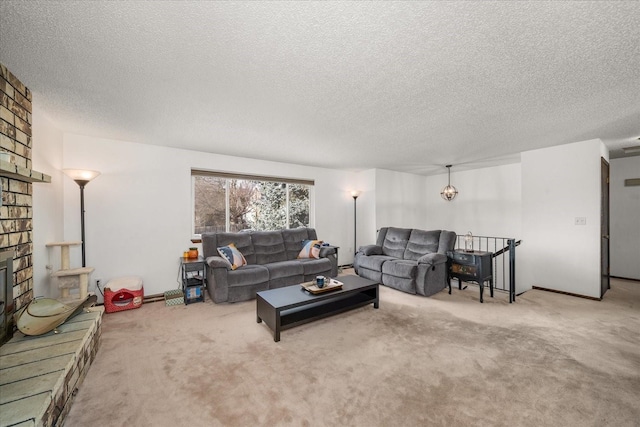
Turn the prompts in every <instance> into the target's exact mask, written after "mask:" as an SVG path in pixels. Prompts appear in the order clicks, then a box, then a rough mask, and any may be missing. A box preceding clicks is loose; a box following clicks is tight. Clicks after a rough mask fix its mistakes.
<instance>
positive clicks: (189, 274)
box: [180, 256, 207, 305]
mask: <svg viewBox="0 0 640 427" xmlns="http://www.w3.org/2000/svg"><path fill="white" fill-rule="evenodd" d="M206 268H207V263H206V262H205V260H204V258H203V257H201V256H200V257H198V258H184V257H180V269H181V270H182V293H183V294H184V304H185V305H188V304H189V303H192V302H204V289H205V287H206V285H207V279H206V277H207V272H206Z"/></svg>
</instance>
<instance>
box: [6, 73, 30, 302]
mask: <svg viewBox="0 0 640 427" xmlns="http://www.w3.org/2000/svg"><path fill="white" fill-rule="evenodd" d="M31 146H32V135H31V91H29V89H28V88H26V87H25V86H24V85H23V84H22V82H20V80H18V79H17V78H16V77H15V76H14V75H13V74H11V72H10V71H9V70H7V68H6V67H5V66H4V65H2V64H0V152H5V153H9V154H10V155H11V156H12V158H11V161H10V163H13V164H15V165H16V166H19V167H21V168H25V169H28V170H30V169H31ZM0 179H1V181H2V207H0V251H4V250H7V249H9V250H14V251H15V255H14V261H13V272H14V273H13V274H14V281H13V285H14V286H13V298H14V300H15V305H16V310H17V309H19V308H20V307H21V306H23V305H24V304H25V303H27V302H29V301H30V300H31V298H33V263H32V256H33V255H32V253H33V222H32V218H33V215H32V209H33V200H32V185H33V184H32V183H31V182H27V181H23V180H20V179H19V177H14V176H6V175H3V176H1V177H0Z"/></svg>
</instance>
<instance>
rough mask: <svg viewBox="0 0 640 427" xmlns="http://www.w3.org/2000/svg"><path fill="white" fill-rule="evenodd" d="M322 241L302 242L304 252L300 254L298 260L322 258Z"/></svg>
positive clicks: (301, 251)
mask: <svg viewBox="0 0 640 427" xmlns="http://www.w3.org/2000/svg"><path fill="white" fill-rule="evenodd" d="M321 246H322V240H305V241H304V242H302V250H300V253H298V258H315V259H318V258H320V247H321Z"/></svg>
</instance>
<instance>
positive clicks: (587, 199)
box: [516, 139, 606, 298]
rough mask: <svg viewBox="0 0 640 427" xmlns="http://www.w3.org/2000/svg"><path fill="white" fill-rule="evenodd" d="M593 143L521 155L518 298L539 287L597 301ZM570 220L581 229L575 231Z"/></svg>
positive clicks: (597, 147)
mask: <svg viewBox="0 0 640 427" xmlns="http://www.w3.org/2000/svg"><path fill="white" fill-rule="evenodd" d="M603 153H606V149H604V144H603V143H602V141H600V140H599V139H596V140H590V141H584V142H577V143H573V144H566V145H561V146H556V147H550V148H545V149H540V150H533V151H527V152H524V153H522V236H523V244H522V245H521V246H520V247H519V251H518V256H517V260H518V269H517V272H516V274H517V276H518V278H517V282H518V289H517V291H518V292H522V291H524V290H526V289H529V288H530V287H531V286H539V287H542V288H547V289H554V290H558V291H564V292H570V293H574V294H579V295H585V296H590V297H596V298H599V297H600V162H601V160H600V158H601V155H602V154H603ZM576 217H584V218H586V225H575V218H576Z"/></svg>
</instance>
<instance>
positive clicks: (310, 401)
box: [65, 280, 640, 427]
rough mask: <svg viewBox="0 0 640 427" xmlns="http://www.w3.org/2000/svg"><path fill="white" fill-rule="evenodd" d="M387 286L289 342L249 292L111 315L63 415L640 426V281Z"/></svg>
mask: <svg viewBox="0 0 640 427" xmlns="http://www.w3.org/2000/svg"><path fill="white" fill-rule="evenodd" d="M380 290H381V302H380V308H379V309H378V310H374V309H373V306H372V305H370V306H367V307H363V308H360V309H357V310H354V311H351V312H347V313H343V314H340V315H338V316H334V317H330V318H327V319H323V320H320V321H317V322H313V323H309V324H306V325H303V326H300V327H297V328H293V329H290V330H287V331H284V332H282V337H281V341H280V342H279V343H275V342H274V341H273V337H272V334H271V331H270V330H269V329H268V327H267V326H266V325H265V324H264V323H261V324H258V323H256V314H255V301H248V302H243V303H236V304H221V305H217V304H213V303H211V302H210V301H209V300H207V302H205V303H195V304H192V305H189V306H174V307H166V306H165V305H164V303H163V302H157V303H149V304H145V305H143V306H142V307H141V308H140V309H137V310H131V311H125V312H120V313H113V314H105V318H104V323H103V334H102V344H101V347H100V350H99V351H98V355H97V357H96V360H95V362H94V364H93V366H92V367H91V369H90V370H89V373H88V375H87V377H86V379H85V381H84V383H83V385H82V387H81V389H80V391H79V393H78V395H77V397H76V400H75V403H74V404H73V407H72V409H71V412H70V414H69V416H68V418H67V421H66V423H65V426H66V427H75V426H87V425H100V426H125V425H126V426H276V425H291V426H343V425H345V426H474V425H475V426H639V425H640V404H639V402H640V283H638V282H631V281H622V280H613V281H612V289H611V290H610V291H609V292H607V294H606V296H605V299H604V300H603V301H592V300H587V299H582V298H576V297H571V296H565V295H560V294H554V293H549V292H544V291H535V290H534V291H529V292H527V293H525V294H523V295H522V296H520V297H518V299H517V302H516V303H514V304H509V303H508V297H507V295H506V294H504V293H496V297H495V298H493V299H491V298H489V297H488V296H486V297H485V303H484V304H480V303H479V302H478V289H477V287H476V286H472V285H470V286H469V287H468V288H467V289H466V290H462V291H460V290H457V289H455V288H454V291H453V295H449V294H447V292H446V291H443V292H441V293H439V294H437V295H435V296H434V297H431V298H424V297H420V296H414V295H408V294H404V293H401V292H398V291H395V290H392V289H389V288H386V287H383V286H381V287H380Z"/></svg>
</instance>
